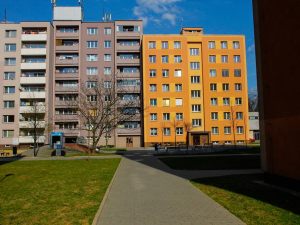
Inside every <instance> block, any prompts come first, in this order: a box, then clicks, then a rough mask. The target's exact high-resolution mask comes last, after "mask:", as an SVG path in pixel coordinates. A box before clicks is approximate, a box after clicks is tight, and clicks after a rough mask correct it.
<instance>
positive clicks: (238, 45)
mask: <svg viewBox="0 0 300 225" xmlns="http://www.w3.org/2000/svg"><path fill="white" fill-rule="evenodd" d="M233 48H234V49H239V48H240V42H239V41H234V42H233Z"/></svg>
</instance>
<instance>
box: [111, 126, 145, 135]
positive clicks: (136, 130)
mask: <svg viewBox="0 0 300 225" xmlns="http://www.w3.org/2000/svg"><path fill="white" fill-rule="evenodd" d="M117 134H118V135H141V128H140V127H138V128H131V129H128V128H117Z"/></svg>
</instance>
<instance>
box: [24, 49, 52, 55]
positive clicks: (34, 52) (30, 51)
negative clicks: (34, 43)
mask: <svg viewBox="0 0 300 225" xmlns="http://www.w3.org/2000/svg"><path fill="white" fill-rule="evenodd" d="M46 54H47V49H46V48H22V49H21V55H46Z"/></svg>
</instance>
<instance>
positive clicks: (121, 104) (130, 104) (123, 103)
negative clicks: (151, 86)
mask: <svg viewBox="0 0 300 225" xmlns="http://www.w3.org/2000/svg"><path fill="white" fill-rule="evenodd" d="M140 105H141V101H140V99H133V100H120V101H119V104H118V106H119V107H124V106H126V107H138V106H140Z"/></svg>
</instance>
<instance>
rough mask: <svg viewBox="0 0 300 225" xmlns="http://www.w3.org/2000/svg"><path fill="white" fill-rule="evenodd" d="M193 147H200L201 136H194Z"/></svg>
mask: <svg viewBox="0 0 300 225" xmlns="http://www.w3.org/2000/svg"><path fill="white" fill-rule="evenodd" d="M193 145H194V146H195V145H200V136H199V135H193Z"/></svg>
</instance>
